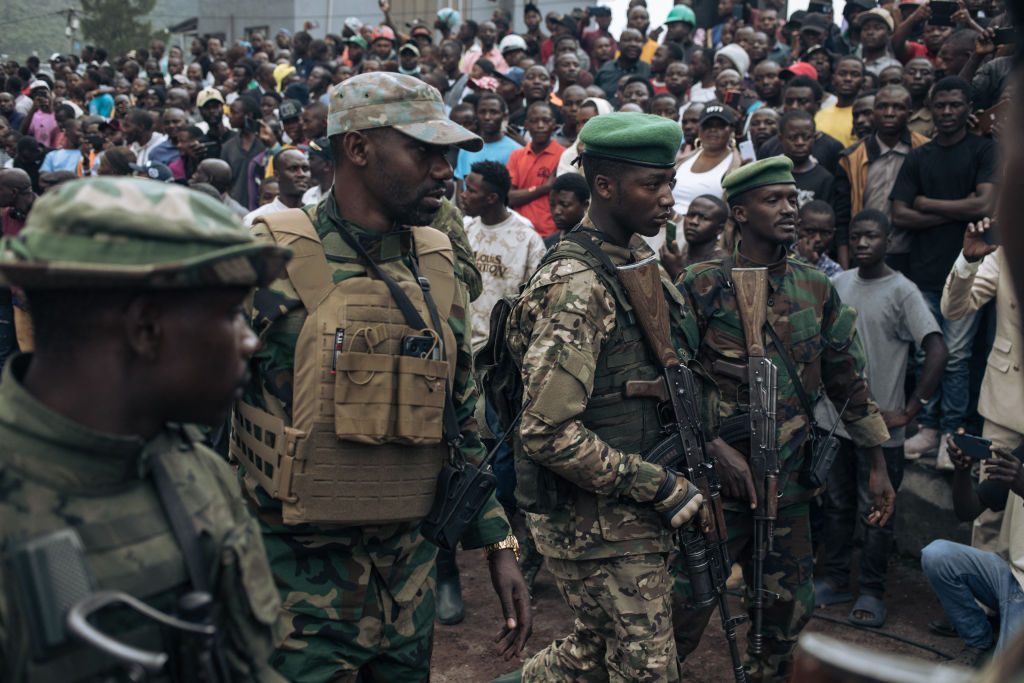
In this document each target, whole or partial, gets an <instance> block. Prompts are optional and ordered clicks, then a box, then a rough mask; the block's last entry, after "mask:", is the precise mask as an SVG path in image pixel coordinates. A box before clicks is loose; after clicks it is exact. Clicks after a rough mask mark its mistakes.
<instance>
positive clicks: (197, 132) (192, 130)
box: [178, 126, 206, 140]
mask: <svg viewBox="0 0 1024 683" xmlns="http://www.w3.org/2000/svg"><path fill="white" fill-rule="evenodd" d="M178 133H188V134H189V137H191V138H192V139H193V140H198V139H199V138H201V137H203V136H204V135H205V134H206V133H204V132H203V129H202V128H200V127H199V126H185V127H184V128H182V129H181V130H179V131H178Z"/></svg>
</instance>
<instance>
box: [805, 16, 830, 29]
mask: <svg viewBox="0 0 1024 683" xmlns="http://www.w3.org/2000/svg"><path fill="white" fill-rule="evenodd" d="M831 27H832V22H831V21H829V19H828V17H827V16H825V15H824V14H818V13H814V14H808V15H807V16H806V17H805V18H804V21H803V23H802V24H801V25H800V30H801V31H803V30H804V29H808V28H812V29H818V30H819V31H824V32H825V33H828V30H829V28H831Z"/></svg>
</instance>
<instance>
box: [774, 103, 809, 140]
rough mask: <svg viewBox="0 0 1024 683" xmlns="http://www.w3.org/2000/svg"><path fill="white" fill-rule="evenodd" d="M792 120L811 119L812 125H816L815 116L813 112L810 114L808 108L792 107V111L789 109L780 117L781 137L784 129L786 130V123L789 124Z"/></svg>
mask: <svg viewBox="0 0 1024 683" xmlns="http://www.w3.org/2000/svg"><path fill="white" fill-rule="evenodd" d="M791 121H810V122H811V125H812V126H813V125H814V117H813V116H811V114H809V113H808V112H807V111H806V110H804V109H791V110H790V111H787V112H786V113H785V114H783V115H782V118H781V119H779V134H780V137H781V134H782V131H784V130H786V124H788V123H789V122H791Z"/></svg>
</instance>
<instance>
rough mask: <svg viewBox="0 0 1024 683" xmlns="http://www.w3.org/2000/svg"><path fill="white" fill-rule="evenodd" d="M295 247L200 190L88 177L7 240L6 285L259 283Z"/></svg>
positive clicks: (46, 202) (0, 272) (1, 267)
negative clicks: (258, 230) (256, 231)
mask: <svg viewBox="0 0 1024 683" xmlns="http://www.w3.org/2000/svg"><path fill="white" fill-rule="evenodd" d="M290 256H291V251H290V250H288V249H284V248H281V247H277V246H272V245H263V244H258V243H257V242H256V241H255V240H253V238H252V236H251V235H250V234H249V232H248V231H247V230H246V229H245V228H244V227H243V226H242V224H241V222H240V221H239V220H238V218H236V217H235V216H234V214H233V213H232V212H231V210H230V209H228V208H227V207H226V206H224V205H223V204H221V203H220V202H218V201H217V200H216V199H213V198H212V197H209V196H207V195H205V194H203V193H201V192H196V191H193V190H189V189H187V188H185V187H182V186H180V185H174V184H170V183H155V182H153V181H152V180H148V179H144V178H90V179H85V180H76V181H72V182H69V183H64V184H62V185H60V186H58V187H56V188H54V189H53V190H51V191H50V192H48V193H47V194H45V195H44V196H42V197H40V198H39V200H38V201H36V203H35V205H34V206H33V207H32V211H31V212H30V213H29V217H28V221H27V223H26V225H25V228H24V229H23V230H22V231H21V232H20V233H19V234H18V236H17V237H10V238H5V239H4V240H3V241H0V285H6V286H16V287H23V288H25V289H29V290H31V289H69V288H72V287H74V288H95V289H103V288H118V287H140V288H151V289H190V288H215V287H251V286H256V285H263V284H267V283H268V282H270V281H271V280H273V279H274V278H276V277H277V276H278V275H279V274H280V273H281V271H282V270H283V268H284V265H285V263H286V262H287V261H288V259H289V258H290Z"/></svg>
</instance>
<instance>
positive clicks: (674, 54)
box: [659, 43, 685, 69]
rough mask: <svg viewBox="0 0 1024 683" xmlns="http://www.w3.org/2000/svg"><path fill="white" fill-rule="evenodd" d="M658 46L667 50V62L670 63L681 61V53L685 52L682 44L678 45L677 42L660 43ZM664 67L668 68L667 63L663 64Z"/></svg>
mask: <svg viewBox="0 0 1024 683" xmlns="http://www.w3.org/2000/svg"><path fill="white" fill-rule="evenodd" d="M659 47H663V48H665V49H666V50H668V52H669V64H671V63H672V62H682V61H683V55H684V54H685V53H684V52H683V48H682V46H681V45H679V44H678V43H662V44H661V45H660V46H659ZM665 68H666V69H667V68H668V64H666V65H665Z"/></svg>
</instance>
